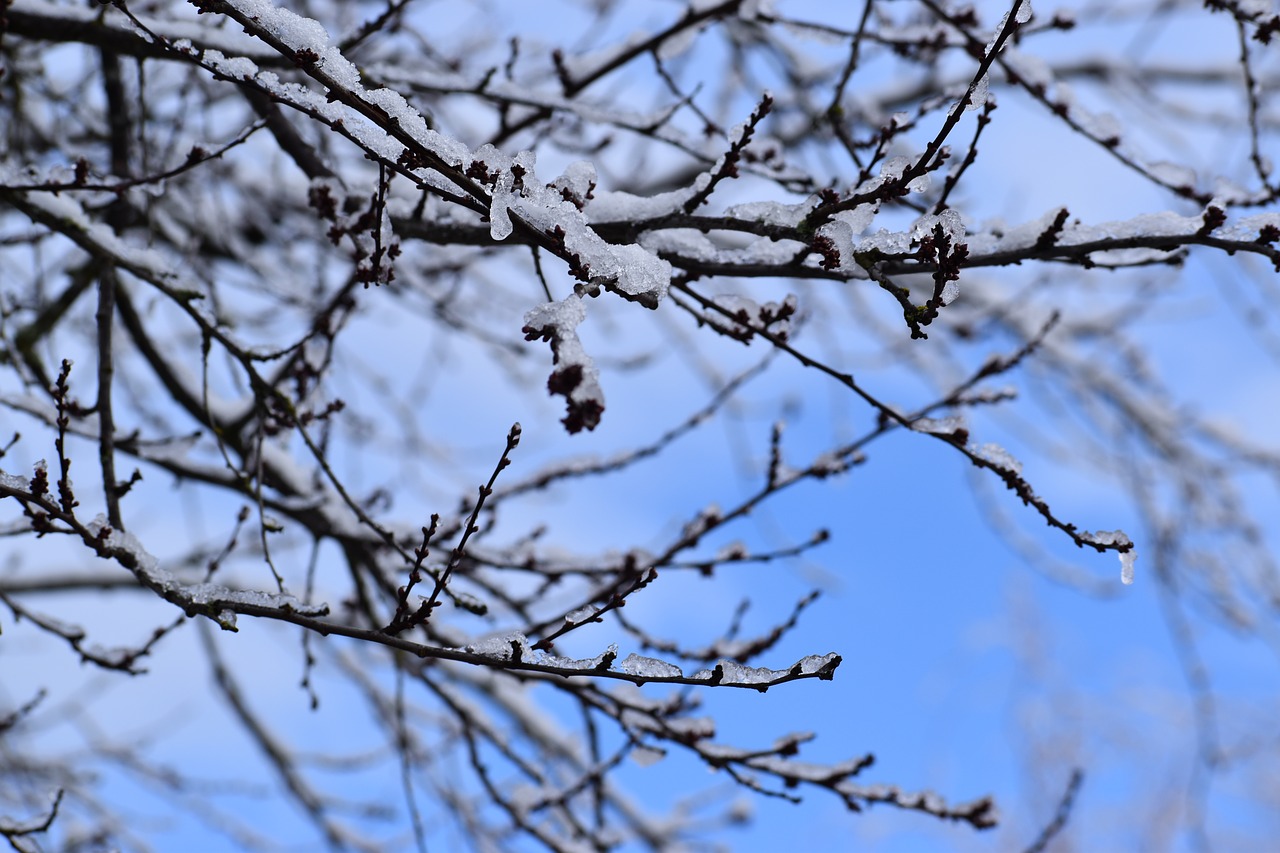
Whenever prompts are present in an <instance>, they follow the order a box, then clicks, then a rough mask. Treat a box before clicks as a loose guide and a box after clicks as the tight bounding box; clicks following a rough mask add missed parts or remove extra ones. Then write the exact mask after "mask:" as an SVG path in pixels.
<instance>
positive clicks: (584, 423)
mask: <svg viewBox="0 0 1280 853" xmlns="http://www.w3.org/2000/svg"><path fill="white" fill-rule="evenodd" d="M586 316H587V308H586V305H585V304H584V302H583V300H582V297H580V296H577V295H572V296H566V297H565V298H564V299H562V300H561V301H559V302H548V303H547V304H545V305H542V306H539V307H537V308H534V309H532V310H531V311H529V312H528V313H527V314H525V316H524V329H523V331H524V336H525V340H529V341H532V340H539V339H540V340H544V341H550V343H551V352H552V356H553V364H554V365H555V369H554V370H552V371H551V377H550V378H549V379H547V390H548V391H549V392H551V393H552V394H555V395H559V396H561V397H564V399H565V405H566V407H567V409H568V412H567V414H566V415H565V417H564V419H563V421H561V423H563V424H564V428H565V429H566V430H568V431H569V432H570V433H575V432H581V431H582V430H584V429H585V430H593V429H595V428H596V426H597V425H598V424H599V423H600V416H601V415H602V414H603V413H604V391H603V389H601V388H600V372H599V371H598V370H597V369H596V366H595V362H593V361H592V360H591V356H589V355H587V351H586V350H585V349H584V348H583V346H582V341H581V340H579V338H578V332H577V327H578V325H579V324H581V323H582V321H583V320H584V319H586Z"/></svg>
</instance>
